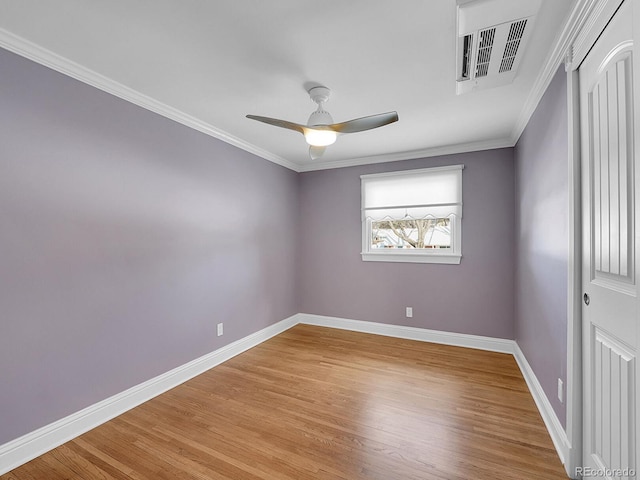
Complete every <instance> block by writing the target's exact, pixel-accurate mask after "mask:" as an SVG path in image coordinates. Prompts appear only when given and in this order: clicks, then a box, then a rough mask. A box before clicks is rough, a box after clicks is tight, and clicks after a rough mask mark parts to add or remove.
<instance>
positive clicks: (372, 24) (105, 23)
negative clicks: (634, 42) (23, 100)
mask: <svg viewBox="0 0 640 480" xmlns="http://www.w3.org/2000/svg"><path fill="white" fill-rule="evenodd" d="M480 1H485V0H480ZM489 1H490V0H489ZM573 3H574V2H573V0H542V5H541V8H540V11H539V13H538V15H537V18H536V22H535V25H534V31H533V35H532V38H531V42H530V44H529V46H528V47H527V49H526V51H525V52H524V57H523V61H522V64H521V66H520V69H519V74H518V76H517V77H516V79H515V81H514V83H512V84H511V85H507V86H504V87H498V88H494V89H490V90H482V91H477V92H473V93H469V94H465V95H460V96H457V95H456V93H455V90H456V88H455V87H456V82H455V77H456V71H455V70H456V69H455V66H456V63H455V61H456V56H455V55H456V2H455V0H401V1H390V0H349V1H345V0H324V1H322V2H318V1H313V2H312V1H308V0H271V1H266V0H227V1H222V0H217V1H216V0H208V1H207V0H137V1H135V0H134V1H132V0H109V1H99V0H56V1H55V2H50V1H42V0H1V1H0V46H3V47H5V48H8V49H10V50H12V51H15V52H17V53H20V54H22V55H25V56H27V57H29V58H32V59H34V60H36V61H39V62H40V63H43V64H45V65H48V66H51V67H53V68H55V69H57V70H59V71H62V72H63V73H67V74H69V75H71V76H74V77H76V78H79V79H81V80H83V81H86V82H87V83H90V84H93V85H95V86H97V87H99V88H102V89H104V90H106V91H109V92H111V93H114V94H116V95H118V96H121V97H123V98H126V99H127V100H130V101H133V102H134V103H137V104H140V105H143V106H145V107H146V108H149V109H150V110H154V111H157V112H159V113H162V114H164V115H166V116H168V117H170V118H174V119H176V120H178V121H180V122H182V123H185V124H187V125H189V126H192V127H194V128H197V129H199V130H201V131H204V132H206V133H209V134H211V135H213V136H216V137H218V138H222V139H224V140H226V141H228V142H230V143H232V144H234V145H237V146H239V147H241V148H244V149H245V150H248V151H251V152H253V153H256V154H258V155H260V156H262V157H264V158H266V159H268V160H271V161H274V162H276V163H279V164H282V165H285V166H288V167H289V168H293V169H295V170H298V171H305V170H313V169H316V168H330V167H332V166H344V165H352V164H358V163H369V162H376V161H383V160H385V161H386V160H401V159H406V158H416V157H420V156H427V155H433V154H437V153H448V152H458V151H468V150H478V149H486V148H494V147H501V146H512V145H513V144H514V143H515V141H517V138H518V137H519V135H520V133H521V131H522V128H523V127H524V125H525V124H526V121H527V120H528V119H529V117H530V115H531V113H532V111H533V108H534V107H535V104H536V103H537V101H538V99H539V97H540V95H541V94H542V92H543V90H544V87H545V86H546V83H548V80H549V79H550V75H551V74H552V73H553V71H554V69H555V67H557V61H556V62H555V64H553V65H551V64H550V62H551V60H550V53H551V52H552V50H553V48H554V45H556V42H557V39H558V37H559V34H560V32H561V30H562V28H563V26H564V24H565V21H566V19H567V17H568V14H569V11H570V9H571V7H572V4H573ZM313 84H324V85H326V86H328V87H329V88H331V90H332V96H331V99H330V100H329V102H328V103H327V104H326V109H327V110H328V111H329V112H331V114H332V115H333V118H334V120H335V121H337V122H338V121H344V120H349V119H352V118H357V117H362V116H367V115H372V114H376V113H382V112H387V111H392V110H396V111H397V112H398V114H399V116H400V121H399V122H397V123H395V124H392V125H388V126H386V127H383V128H380V129H377V130H372V131H368V132H362V133H357V134H352V135H344V136H341V137H340V138H339V139H338V141H337V143H336V144H334V145H333V146H331V147H329V148H328V149H327V152H326V154H325V156H324V157H322V159H320V161H315V162H313V161H312V160H310V159H309V157H308V153H307V149H308V146H307V145H306V143H305V141H304V138H303V137H302V136H301V135H300V134H298V133H296V132H293V131H289V130H284V129H279V128H276V127H273V126H269V125H265V124H261V123H258V122H255V121H251V120H248V119H247V118H245V115H246V114H249V113H251V114H256V115H264V116H271V117H276V118H281V119H286V120H290V121H294V122H298V123H306V121H307V118H308V116H309V114H310V113H311V112H312V111H313V110H314V107H315V104H313V103H312V102H311V100H310V99H309V96H308V94H307V92H306V88H308V87H309V86H311V85H313Z"/></svg>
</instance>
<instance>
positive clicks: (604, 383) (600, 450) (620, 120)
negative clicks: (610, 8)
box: [579, 0, 640, 479]
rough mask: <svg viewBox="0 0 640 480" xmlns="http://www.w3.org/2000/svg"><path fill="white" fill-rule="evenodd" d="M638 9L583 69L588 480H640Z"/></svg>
mask: <svg viewBox="0 0 640 480" xmlns="http://www.w3.org/2000/svg"><path fill="white" fill-rule="evenodd" d="M634 3H635V2H634V1H632V0H626V1H625V2H624V3H623V4H622V6H621V7H620V9H619V10H618V12H617V13H616V14H615V16H614V17H613V19H612V20H611V22H610V23H609V25H608V26H607V27H606V29H605V30H604V32H603V34H602V35H601V36H600V38H599V39H598V40H597V42H596V43H595V45H594V46H593V48H592V49H591V51H590V52H589V54H588V55H587V57H586V58H585V60H584V62H583V63H582V65H581V66H580V70H579V72H580V110H581V115H580V122H581V127H580V128H581V138H582V140H581V142H582V145H581V148H582V205H583V206H582V212H583V219H582V220H583V262H582V279H583V280H582V283H583V292H584V297H583V300H584V303H583V306H582V319H583V320H582V321H583V345H582V347H583V371H584V378H583V385H584V392H583V395H584V397H583V402H584V405H583V412H584V425H583V432H584V441H583V444H584V455H583V464H584V465H583V469H584V470H583V471H582V473H583V475H585V478H587V477H596V478H616V479H617V478H624V479H627V478H636V475H635V469H636V466H637V458H636V398H635V389H636V386H635V385H636V373H635V368H636V352H637V347H638V345H637V343H638V340H637V328H638V327H637V324H638V320H637V318H638V317H637V314H638V312H637V308H638V300H637V288H636V272H635V242H636V238H635V234H636V232H635V211H634V210H635V209H634V199H635V195H636V180H635V175H634V169H635V168H636V166H635V161H634V158H635V157H634V128H633V124H634V115H635V109H634V107H633V63H632V62H633V61H637V60H638V59H634V58H633V53H634V49H633V11H632V9H633V8H634ZM636 5H637V3H636ZM635 8H638V7H635ZM637 93H638V94H640V92H637ZM637 124H638V125H640V123H637Z"/></svg>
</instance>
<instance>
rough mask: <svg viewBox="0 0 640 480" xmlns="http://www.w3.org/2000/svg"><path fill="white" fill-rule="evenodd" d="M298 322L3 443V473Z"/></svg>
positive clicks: (277, 327) (261, 332) (276, 326)
mask: <svg viewBox="0 0 640 480" xmlns="http://www.w3.org/2000/svg"><path fill="white" fill-rule="evenodd" d="M298 323H299V322H298V315H293V316H291V317H289V318H287V319H285V320H282V321H280V322H278V323H275V324H273V325H270V326H268V327H266V328H264V329H262V330H259V331H257V332H255V333H253V334H251V335H248V336H247V337H244V338H242V339H240V340H237V341H235V342H233V343H230V344H229V345H226V346H224V347H221V348H219V349H218V350H215V351H213V352H211V353H209V354H207V355H204V356H202V357H200V358H197V359H195V360H193V361H191V362H189V363H186V364H184V365H182V366H180V367H177V368H174V369H173V370H170V371H168V372H166V373H163V374H162V375H159V376H157V377H155V378H152V379H151V380H148V381H146V382H143V383H141V384H139V385H136V386H135V387H132V388H130V389H128V390H125V391H124V392H121V393H118V394H117V395H114V396H112V397H110V398H107V399H105V400H102V401H101V402H98V403H96V404H94V405H91V406H89V407H87V408H85V409H83V410H80V411H79V412H76V413H73V414H71V415H69V416H68V417H65V418H62V419H60V420H58V421H56V422H53V423H51V424H49V425H46V426H44V427H42V428H39V429H38V430H35V431H33V432H31V433H28V434H26V435H23V436H22V437H19V438H17V439H15V440H12V441H10V442H8V443H5V444H4V445H0V475H2V474H4V473H7V472H9V471H11V470H13V469H14V468H17V467H19V466H20V465H22V464H24V463H26V462H28V461H29V460H32V459H34V458H36V457H38V456H40V455H42V454H43V453H46V452H48V451H49V450H52V449H53V448H56V447H58V446H60V445H62V444H63V443H65V442H68V441H69V440H72V439H73V438H75V437H77V436H79V435H82V434H83V433H85V432H88V431H89V430H91V429H92V428H95V427H97V426H98V425H101V424H103V423H104V422H106V421H108V420H111V419H112V418H114V417H117V416H118V415H121V414H122V413H124V412H126V411H127V410H130V409H132V408H134V407H136V406H138V405H140V404H142V403H144V402H146V401H147V400H150V399H152V398H153V397H156V396H158V395H160V394H161V393H164V392H166V391H167V390H170V389H172V388H174V387H176V386H178V385H180V384H181V383H184V382H186V381H187V380H189V379H191V378H193V377H195V376H197V375H200V374H201V373H204V372H206V371H207V370H209V369H210V368H213V367H215V366H216V365H219V364H221V363H223V362H225V361H227V360H229V359H230V358H232V357H235V356H236V355H238V354H240V353H242V352H244V351H246V350H248V349H250V348H252V347H255V346H256V345H258V344H260V343H262V342H264V341H265V340H268V339H269V338H271V337H273V336H275V335H278V334H279V333H282V332H284V331H285V330H288V329H289V328H291V327H293V326H294V325H296V324H298Z"/></svg>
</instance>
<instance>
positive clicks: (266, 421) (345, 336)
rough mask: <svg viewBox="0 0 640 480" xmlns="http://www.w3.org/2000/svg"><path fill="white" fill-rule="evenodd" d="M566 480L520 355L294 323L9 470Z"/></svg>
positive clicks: (283, 479)
mask: <svg viewBox="0 0 640 480" xmlns="http://www.w3.org/2000/svg"><path fill="white" fill-rule="evenodd" d="M165 478H166V479H207V480H210V479H219V480H307V479H309V480H357V479H367V480H376V479H379V480H393V479H402V480H405V479H406V480H429V479H434V480H466V479H473V480H483V479H487V480H489V479H491V480H494V479H497V478H500V479H512V480H522V479H543V480H544V479H549V480H552V479H566V478H567V477H566V475H565V473H564V470H563V468H562V465H561V464H560V461H559V460H558V457H557V454H556V452H555V450H554V447H553V444H552V442H551V439H550V438H549V434H548V433H547V431H546V429H545V426H544V424H543V422H542V419H541V418H540V415H539V413H538V411H537V409H536V406H535V403H534V402H533V399H532V397H531V395H530V393H529V391H528V389H527V386H526V384H525V382H524V379H523V378H522V375H521V374H520V371H519V369H518V367H517V365H516V363H515V360H514V359H513V357H512V356H510V355H506V354H499V353H492V352H484V351H479V350H471V349H465V348H458V347H450V346H444V345H435V344H429V343H423V342H416V341H411V340H402V339H395V338H390V337H382V336H376V335H367V334H362V333H355V332H348V331H342V330H334V329H327V328H322V327H314V326H308V325H298V326H296V327H294V328H292V329H290V330H288V331H286V332H284V333H282V334H281V335H278V336H277V337H274V338H272V339H270V340H268V341H267V342H264V343H262V344H261V345H259V346H257V347H255V348H253V349H251V350H249V351H247V352H245V353H243V354H241V355H239V356H237V357H235V358H233V359H231V360H229V361H227V362H225V363H224V364H222V365H219V366H218V367H216V368H214V369H212V370H210V371H208V372H206V373H204V374H202V375H200V376H198V377H196V378H194V379H192V380H190V381H188V382H186V383H185V384H183V385H180V386H179V387H177V388H174V389H173V390H171V391H169V392H166V393H164V394H163V395H160V396H159V397H156V398H154V399H153V400H151V401H149V402H147V403H145V404H143V405H140V406H139V407H137V408H135V409H133V410H131V411H129V412H127V413H125V414H123V415H121V416H120V417H118V418H116V419H114V420H112V421H110V422H107V423H105V424H104V425H102V426H100V427H98V428H96V429H94V430H92V431H90V432H88V433H86V434H84V435H82V436H80V437H78V438H77V439H75V440H72V441H71V442H68V443H67V444H65V445H63V446H61V447H59V448H57V449H55V450H52V451H51V452H49V453H47V454H45V455H43V456H41V457H39V458H37V459H35V460H33V461H31V462H29V463H27V464H25V465H23V466H21V467H19V468H17V469H15V470H14V471H12V472H9V473H8V474H6V475H3V476H0V480H31V479H47V480H58V479H105V480H111V479H117V480H122V479H134V480H143V479H154V480H155V479H165Z"/></svg>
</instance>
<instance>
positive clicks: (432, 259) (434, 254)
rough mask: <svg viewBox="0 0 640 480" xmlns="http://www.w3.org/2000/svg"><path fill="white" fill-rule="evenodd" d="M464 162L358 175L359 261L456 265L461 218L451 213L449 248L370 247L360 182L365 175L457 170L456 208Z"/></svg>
mask: <svg viewBox="0 0 640 480" xmlns="http://www.w3.org/2000/svg"><path fill="white" fill-rule="evenodd" d="M463 169H464V165H451V166H446V167H431V168H422V169H418V170H404V171H399V172H387V173H377V174H371V175H361V176H360V178H361V202H362V203H361V206H362V210H361V211H362V252H361V255H362V260H363V261H365V262H401V263H436V264H450V265H457V264H460V261H461V259H462V218H461V215H451V216H449V217H448V218H450V219H451V223H450V225H451V241H452V245H451V247H452V248H451V250H450V251H442V250H439V249H420V250H412V249H406V250H405V249H389V250H387V249H374V248H371V242H370V239H371V235H372V231H371V228H372V227H371V224H372V220H371V218H367V215H366V212H365V187H364V183H365V181H366V179H368V178H380V177H391V176H407V177H410V176H411V175H412V174H413V175H417V174H424V173H429V172H434V173H435V172H442V171H446V170H459V172H460V173H459V175H460V177H459V182H460V185H459V189H460V204H459V205H460V208H462V184H461V183H462V170H463Z"/></svg>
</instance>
